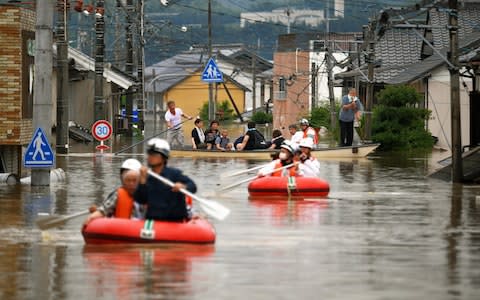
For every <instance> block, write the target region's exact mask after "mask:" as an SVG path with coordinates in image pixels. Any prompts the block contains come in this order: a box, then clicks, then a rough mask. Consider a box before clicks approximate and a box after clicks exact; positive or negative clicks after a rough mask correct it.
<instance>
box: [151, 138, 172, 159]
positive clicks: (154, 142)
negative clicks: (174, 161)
mask: <svg viewBox="0 0 480 300" xmlns="http://www.w3.org/2000/svg"><path fill="white" fill-rule="evenodd" d="M147 152H156V153H160V154H162V155H163V156H164V157H165V158H168V157H169V156H170V145H169V144H168V142H167V141H166V140H164V139H159V138H153V139H151V140H150V141H148V143H147Z"/></svg>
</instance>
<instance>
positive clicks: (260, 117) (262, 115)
mask: <svg viewBox="0 0 480 300" xmlns="http://www.w3.org/2000/svg"><path fill="white" fill-rule="evenodd" d="M252 121H253V122H255V123H256V124H266V123H272V122H273V116H272V115H271V114H267V113H266V112H264V111H257V112H256V113H254V114H253V115H252Z"/></svg>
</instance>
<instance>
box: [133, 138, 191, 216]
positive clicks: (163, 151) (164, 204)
mask: <svg viewBox="0 0 480 300" xmlns="http://www.w3.org/2000/svg"><path fill="white" fill-rule="evenodd" d="M169 156H170V145H169V144H168V142H167V141H166V140H163V139H159V138H154V139H151V140H150V141H149V142H148V144H147V163H148V167H150V168H151V169H152V171H153V172H154V173H156V174H159V175H160V176H162V177H165V178H167V179H169V180H170V181H172V182H173V183H174V186H173V187H170V186H168V185H166V184H164V183H162V182H160V181H159V180H158V179H156V178H154V177H153V176H148V168H147V167H146V166H142V167H141V168H140V183H139V185H138V188H137V190H136V191H135V193H134V198H135V201H136V202H138V203H140V204H146V205H147V211H146V214H145V218H146V219H149V220H162V221H172V222H181V221H184V220H187V219H189V218H190V217H191V215H190V213H189V211H188V209H187V203H186V201H185V195H184V194H183V193H182V192H180V189H182V188H184V189H186V190H188V191H189V192H191V193H195V192H196V191H197V186H196V185H195V183H194V182H193V181H192V180H191V179H190V178H189V177H187V176H186V175H184V174H183V173H182V171H180V170H178V169H174V168H170V167H168V166H167V162H168V158H169Z"/></svg>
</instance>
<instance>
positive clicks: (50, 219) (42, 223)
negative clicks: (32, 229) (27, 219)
mask: <svg viewBox="0 0 480 300" xmlns="http://www.w3.org/2000/svg"><path fill="white" fill-rule="evenodd" d="M67 221H68V219H64V218H63V217H62V216H57V215H51V216H42V217H40V218H38V219H37V221H36V222H35V223H36V224H37V226H38V228H40V229H41V230H47V229H50V228H54V227H58V226H61V225H63V224H65V223H66V222H67Z"/></svg>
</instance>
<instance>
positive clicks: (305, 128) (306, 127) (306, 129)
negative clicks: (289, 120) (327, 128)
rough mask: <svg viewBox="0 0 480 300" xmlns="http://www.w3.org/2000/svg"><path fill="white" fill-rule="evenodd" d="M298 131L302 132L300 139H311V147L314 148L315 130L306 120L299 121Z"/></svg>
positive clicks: (316, 136) (316, 141)
mask: <svg viewBox="0 0 480 300" xmlns="http://www.w3.org/2000/svg"><path fill="white" fill-rule="evenodd" d="M300 129H301V132H302V139H305V138H311V139H312V141H313V146H314V147H315V146H316V145H317V144H318V135H317V132H316V131H315V129H313V128H312V127H311V126H310V122H308V120H307V119H301V120H300Z"/></svg>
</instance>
